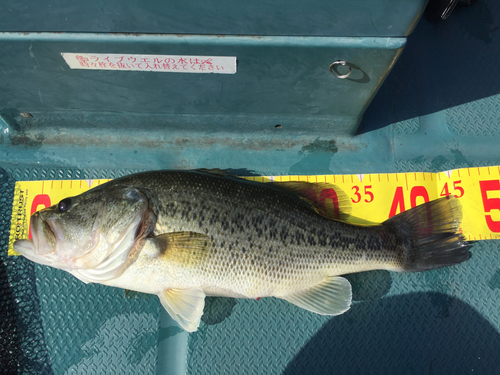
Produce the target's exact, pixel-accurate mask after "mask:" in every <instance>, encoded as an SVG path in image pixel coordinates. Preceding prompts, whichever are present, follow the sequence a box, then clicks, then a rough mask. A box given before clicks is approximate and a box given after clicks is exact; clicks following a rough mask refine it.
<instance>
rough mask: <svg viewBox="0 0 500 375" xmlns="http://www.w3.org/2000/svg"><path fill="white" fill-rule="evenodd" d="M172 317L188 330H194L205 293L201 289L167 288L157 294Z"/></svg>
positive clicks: (198, 323)
mask: <svg viewBox="0 0 500 375" xmlns="http://www.w3.org/2000/svg"><path fill="white" fill-rule="evenodd" d="M158 297H159V298H160V302H161V304H162V306H163V307H164V308H165V310H167V312H168V313H169V314H170V316H171V317H172V319H174V320H175V321H176V322H177V323H179V325H180V326H181V327H182V328H184V329H185V330H186V331H188V332H195V331H196V330H197V329H198V327H199V325H200V319H201V316H202V315H203V308H204V307H205V293H204V292H203V291H202V290H201V289H168V290H165V291H163V292H162V293H160V294H159V295H158Z"/></svg>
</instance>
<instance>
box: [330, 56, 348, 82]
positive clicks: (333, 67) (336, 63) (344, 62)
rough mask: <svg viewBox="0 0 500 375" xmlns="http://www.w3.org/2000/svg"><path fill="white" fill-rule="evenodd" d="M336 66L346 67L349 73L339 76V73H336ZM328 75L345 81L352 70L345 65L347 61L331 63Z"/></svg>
mask: <svg viewBox="0 0 500 375" xmlns="http://www.w3.org/2000/svg"><path fill="white" fill-rule="evenodd" d="M338 66H347V68H349V72H347V73H346V74H339V72H337V67H338ZM330 73H332V74H333V75H334V76H335V77H337V78H340V79H346V78H348V77H349V76H350V75H351V73H352V69H351V67H350V66H349V64H347V61H345V60H337V61H334V62H332V64H331V65H330Z"/></svg>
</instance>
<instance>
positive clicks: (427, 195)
mask: <svg viewBox="0 0 500 375" xmlns="http://www.w3.org/2000/svg"><path fill="white" fill-rule="evenodd" d="M248 179H251V180H254V181H260V182H269V181H307V182H316V183H319V182H322V183H325V182H326V183H330V184H335V185H337V186H338V187H339V188H340V189H342V190H343V191H344V192H345V193H346V194H347V195H348V196H349V197H350V199H351V202H352V212H351V213H350V214H351V216H350V217H349V218H348V221H351V222H353V223H357V224H369V223H381V222H383V221H385V220H387V219H388V218H390V217H392V216H394V215H396V214H398V213H400V212H403V211H405V210H407V209H409V208H412V207H415V206H417V205H419V204H422V203H424V202H428V201H430V200H434V199H437V198H440V197H444V196H449V195H453V196H455V197H456V198H458V199H459V200H460V202H461V204H462V212H463V219H462V224H461V226H460V229H459V230H460V232H461V233H463V235H464V236H465V237H466V238H467V239H469V240H487V239H499V238H500V166H495V167H480V168H464V169H455V170H451V171H446V172H439V173H422V172H411V173H390V174H382V173H380V174H377V173H375V174H352V175H318V176H317V175H314V176H278V177H268V176H263V177H248ZM107 181H109V180H107V179H103V180H65V181H18V182H16V187H15V193H14V199H13V205H12V208H13V209H12V221H11V231H10V238H9V255H16V254H17V253H16V252H15V251H14V250H13V243H14V241H16V240H18V239H25V238H31V233H30V225H29V223H30V220H29V219H30V216H31V215H32V214H33V213H34V212H36V211H38V210H40V209H43V208H45V207H50V206H51V205H53V204H55V203H57V202H59V201H60V200H62V199H64V198H66V197H69V196H74V195H78V194H81V193H83V192H85V191H87V190H89V189H90V188H92V187H95V186H98V185H100V184H102V183H104V182H107ZM330 201H331V200H330Z"/></svg>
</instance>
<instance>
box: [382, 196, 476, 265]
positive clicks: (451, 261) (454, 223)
mask: <svg viewBox="0 0 500 375" xmlns="http://www.w3.org/2000/svg"><path fill="white" fill-rule="evenodd" d="M461 220H462V209H461V205H460V202H459V201H458V199H456V198H453V197H444V198H440V199H436V200H434V201H431V202H427V203H424V204H422V205H419V206H417V207H415V208H412V209H410V210H408V211H405V212H403V213H400V214H399V215H396V216H393V217H392V218H390V219H389V220H387V221H385V222H384V223H383V225H384V226H385V227H386V228H387V229H388V230H391V231H395V232H396V233H399V236H400V237H401V240H402V248H403V255H402V256H403V259H402V269H398V270H397V271H399V272H419V271H427V270H433V269H437V268H442V267H448V266H453V265H455V264H459V263H462V262H464V261H466V260H468V259H469V258H470V257H471V254H470V252H469V249H470V248H471V245H470V244H469V243H467V241H465V238H464V237H463V236H462V235H461V234H460V233H458V228H459V225H460V222H461ZM391 227H392V228H393V229H392V228H391Z"/></svg>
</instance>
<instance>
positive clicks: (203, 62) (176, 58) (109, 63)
mask: <svg viewBox="0 0 500 375" xmlns="http://www.w3.org/2000/svg"><path fill="white" fill-rule="evenodd" d="M61 55H62V57H63V58H64V60H66V63H67V64H68V65H69V67H70V68H71V69H98V70H135V71H144V72H169V73H220V74H234V73H236V57H234V56H188V55H130V54H116V53H66V52H63V53H61Z"/></svg>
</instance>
